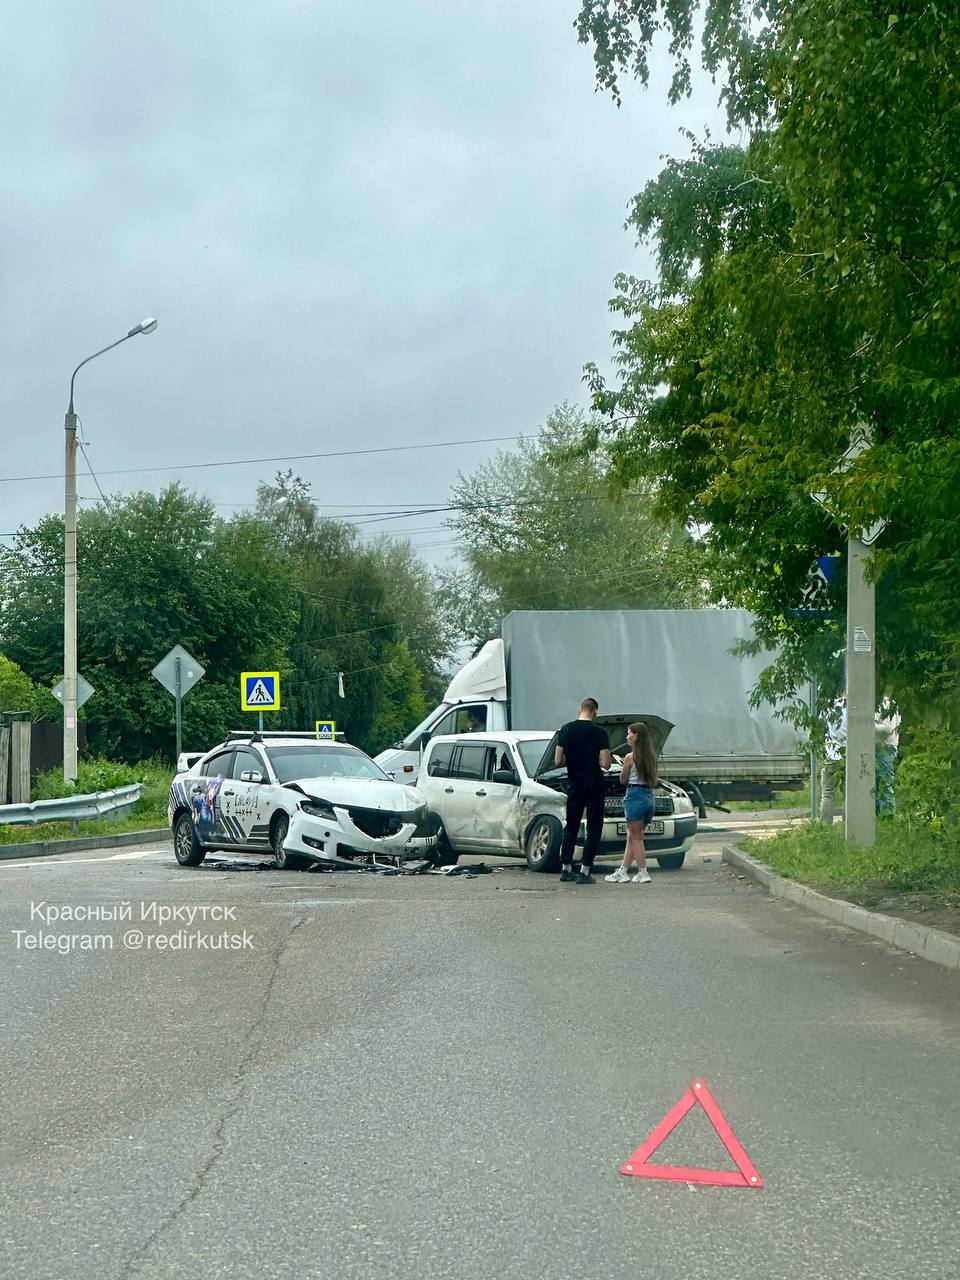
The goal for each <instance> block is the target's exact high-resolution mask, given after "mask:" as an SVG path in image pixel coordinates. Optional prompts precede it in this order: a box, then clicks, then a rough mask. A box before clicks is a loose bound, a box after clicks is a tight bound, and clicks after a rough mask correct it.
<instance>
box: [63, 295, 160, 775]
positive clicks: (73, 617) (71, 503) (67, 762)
mask: <svg viewBox="0 0 960 1280" xmlns="http://www.w3.org/2000/svg"><path fill="white" fill-rule="evenodd" d="M156 327H157V322H156V320H154V319H153V317H152V316H149V317H148V318H147V319H146V320H141V321H140V323H139V324H138V325H135V326H134V327H133V328H132V329H131V330H130V332H129V333H128V334H125V335H124V337H122V338H118V339H117V341H116V342H111V343H110V345H109V347H104V348H103V349H102V350H101V351H95V352H94V353H93V355H92V356H87V358H86V360H81V361H80V363H79V364H78V365H77V367H76V369H74V371H73V373H72V374H71V377H70V404H69V405H68V407H67V415H66V418H65V419H64V424H63V426H64V436H65V440H64V466H63V472H64V486H63V780H64V782H69V783H72V782H76V780H77V415H76V414H75V413H74V411H73V383H74V379H75V378H76V376H77V374H78V373H79V372H80V370H81V369H82V368H83V366H84V365H85V364H89V363H90V361H91V360H96V358H97V356H102V355H103V354H104V352H106V351H112V350H113V348H114V347H119V345H120V343H121V342H126V341H127V339H128V338H135V337H136V336H137V334H138V333H153V331H154V329H155V328H156Z"/></svg>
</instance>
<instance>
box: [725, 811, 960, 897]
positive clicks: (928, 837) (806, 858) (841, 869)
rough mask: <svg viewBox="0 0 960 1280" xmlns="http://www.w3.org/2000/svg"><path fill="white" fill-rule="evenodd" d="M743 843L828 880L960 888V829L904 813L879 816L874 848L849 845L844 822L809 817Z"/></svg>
mask: <svg viewBox="0 0 960 1280" xmlns="http://www.w3.org/2000/svg"><path fill="white" fill-rule="evenodd" d="M740 843H741V845H742V847H743V848H744V849H746V851H747V852H748V853H750V854H753V856H754V857H756V858H759V859H760V860H761V861H762V862H765V863H767V864H768V865H769V866H771V867H773V869H774V870H775V871H777V872H779V874H780V875H782V876H787V877H788V878H789V879H791V880H800V881H803V882H804V883H806V884H813V885H825V886H847V887H850V888H856V887H857V886H861V885H884V886H886V887H888V888H890V889H893V890H897V891H901V892H908V893H919V892H938V893H939V892H943V893H957V892H960V831H958V830H957V829H956V828H954V829H951V830H947V831H941V832H938V831H931V830H930V829H929V828H928V827H922V826H919V825H916V824H910V823H908V822H906V821H904V820H903V819H900V818H892V819H882V820H880V821H878V822H877V841H876V844H875V845H874V847H873V848H872V849H860V848H856V847H848V846H847V844H846V842H845V840H844V835H843V827H842V825H839V824H838V825H834V826H832V827H828V826H826V825H824V824H823V823H820V822H808V823H805V824H804V825H803V826H801V827H794V828H792V829H791V830H789V831H782V832H779V833H778V834H777V835H775V836H772V837H770V839H766V840H764V839H746V840H742V841H741V842H740Z"/></svg>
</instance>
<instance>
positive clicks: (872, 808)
mask: <svg viewBox="0 0 960 1280" xmlns="http://www.w3.org/2000/svg"><path fill="white" fill-rule="evenodd" d="M869 558H870V549H869V547H868V546H867V545H866V543H864V542H861V541H860V539H859V538H858V537H856V536H854V535H853V531H852V530H851V536H850V537H849V538H848V539H847V768H846V781H845V783H844V794H845V796H846V820H845V827H844V830H845V834H846V839H847V844H853V845H860V846H863V847H865V848H870V847H871V846H872V845H873V843H874V841H875V839H876V834H877V818H876V805H875V797H874V789H875V787H876V762H875V754H874V752H875V731H874V714H875V709H876V705H877V697H876V694H877V682H876V610H875V607H874V591H873V584H872V583H868V582H867V580H866V572H865V571H866V567H867V564H868V563H869Z"/></svg>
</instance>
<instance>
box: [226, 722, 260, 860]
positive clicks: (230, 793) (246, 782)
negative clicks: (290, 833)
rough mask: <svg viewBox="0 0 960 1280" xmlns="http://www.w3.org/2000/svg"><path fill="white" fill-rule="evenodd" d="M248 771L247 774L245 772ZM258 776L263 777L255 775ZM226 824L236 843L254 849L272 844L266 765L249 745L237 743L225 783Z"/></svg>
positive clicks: (231, 837) (232, 839)
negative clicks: (229, 773) (239, 745)
mask: <svg viewBox="0 0 960 1280" xmlns="http://www.w3.org/2000/svg"><path fill="white" fill-rule="evenodd" d="M244 774H246V775H247V776H246V778H245V777H244V776H243V775H244ZM251 775H253V778H256V777H259V779H260V781H254V780H253V778H251ZM221 795H222V797H223V824H224V827H225V829H226V830H227V832H228V833H229V836H230V839H231V841H232V842H233V843H235V844H239V845H244V846H246V847H250V848H254V849H266V848H268V847H269V844H270V818H271V805H270V786H269V783H268V778H267V766H266V765H265V764H264V762H263V761H262V760H261V758H260V756H259V755H258V754H257V752H256V751H253V750H252V749H251V748H250V747H237V749H236V751H235V752H234V757H233V768H232V771H231V776H230V778H229V779H228V780H226V781H225V782H224V784H223V789H222V791H221Z"/></svg>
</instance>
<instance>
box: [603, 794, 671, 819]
mask: <svg viewBox="0 0 960 1280" xmlns="http://www.w3.org/2000/svg"><path fill="white" fill-rule="evenodd" d="M653 804H654V810H653V811H654V813H659V814H664V813H673V797H672V796H658V795H655V796H654V797H653ZM603 811H604V813H606V814H608V815H609V816H610V817H622V816H623V792H622V791H620V792H612V793H608V794H607V795H606V796H605V797H604V801H603Z"/></svg>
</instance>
